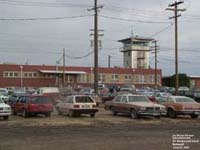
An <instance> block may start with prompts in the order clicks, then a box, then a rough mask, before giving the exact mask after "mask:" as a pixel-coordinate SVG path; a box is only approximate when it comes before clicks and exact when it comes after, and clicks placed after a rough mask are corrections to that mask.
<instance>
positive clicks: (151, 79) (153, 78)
mask: <svg viewBox="0 0 200 150" xmlns="http://www.w3.org/2000/svg"><path fill="white" fill-rule="evenodd" d="M149 78H150V79H149V82H150V83H154V82H155V81H154V80H155V75H150V76H149Z"/></svg>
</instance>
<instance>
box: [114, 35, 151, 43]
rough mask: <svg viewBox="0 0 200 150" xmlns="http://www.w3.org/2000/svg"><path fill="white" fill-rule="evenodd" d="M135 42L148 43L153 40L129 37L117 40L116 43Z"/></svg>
mask: <svg viewBox="0 0 200 150" xmlns="http://www.w3.org/2000/svg"><path fill="white" fill-rule="evenodd" d="M135 40H139V41H147V42H150V41H153V40H154V39H153V38H144V37H139V36H135V37H129V38H125V39H122V40H119V41H118V42H126V41H135Z"/></svg>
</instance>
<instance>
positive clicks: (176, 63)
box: [166, 1, 186, 95]
mask: <svg viewBox="0 0 200 150" xmlns="http://www.w3.org/2000/svg"><path fill="white" fill-rule="evenodd" d="M183 3H184V1H179V2H176V1H175V2H174V3H173V4H169V5H168V7H169V8H166V10H170V11H174V16H172V17H169V19H174V21H175V74H176V81H175V82H176V83H175V85H176V87H175V89H176V91H175V95H178V87H179V76H178V17H180V16H181V14H178V12H180V11H182V12H183V11H186V9H178V5H180V4H183ZM172 7H174V8H172Z"/></svg>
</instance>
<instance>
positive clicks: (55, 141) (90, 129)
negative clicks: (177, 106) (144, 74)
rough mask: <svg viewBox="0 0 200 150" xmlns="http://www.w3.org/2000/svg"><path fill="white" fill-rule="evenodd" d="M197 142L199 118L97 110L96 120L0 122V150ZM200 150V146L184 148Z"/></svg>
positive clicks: (163, 147)
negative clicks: (180, 138) (190, 138)
mask: <svg viewBox="0 0 200 150" xmlns="http://www.w3.org/2000/svg"><path fill="white" fill-rule="evenodd" d="M176 134H179V135H180V134H181V135H185V134H190V135H194V138H195V139H198V140H200V118H198V119H191V118H189V117H180V118H178V119H169V118H165V117H164V118H161V119H154V118H142V119H138V120H132V119H130V118H129V117H128V116H122V115H121V116H115V117H113V116H112V115H111V113H110V112H108V111H105V110H103V109H100V111H99V112H98V113H97V115H96V117H95V118H90V117H88V116H81V117H77V118H69V117H67V116H58V115H57V114H54V115H52V116H51V117H50V118H45V117H44V116H38V117H31V118H22V117H21V116H11V118H10V119H9V121H3V120H0V150H55V149H57V150H68V149H69V150H79V149H80V150H133V149H136V150H171V149H172V136H173V135H176ZM186 145H189V146H190V147H189V150H199V147H200V143H193V144H186Z"/></svg>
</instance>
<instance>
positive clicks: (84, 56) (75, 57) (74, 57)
mask: <svg viewBox="0 0 200 150" xmlns="http://www.w3.org/2000/svg"><path fill="white" fill-rule="evenodd" d="M93 53H94V51H91V52H89V53H88V54H86V55H83V56H69V55H66V54H65V56H66V57H68V58H71V59H82V58H86V57H88V56H90V55H92V54H93Z"/></svg>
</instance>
